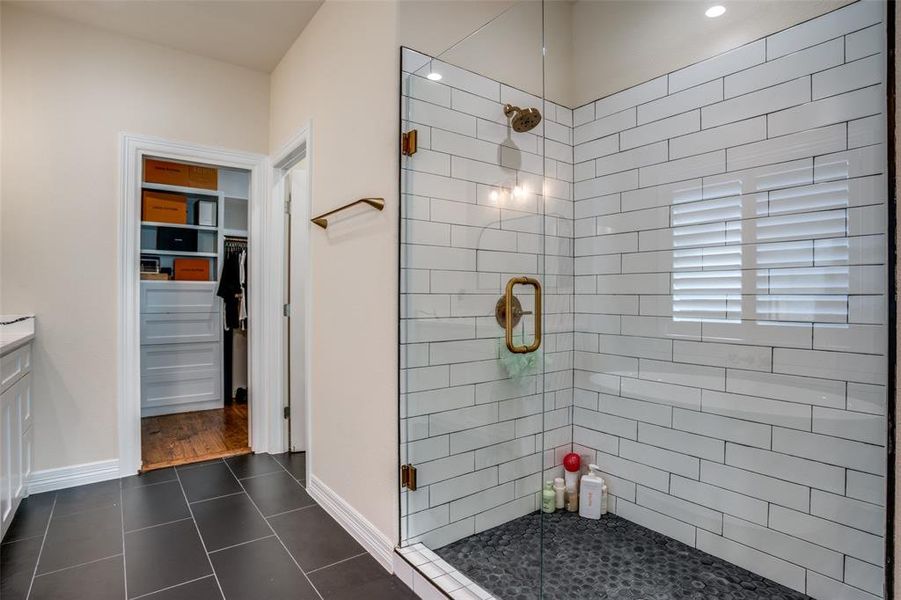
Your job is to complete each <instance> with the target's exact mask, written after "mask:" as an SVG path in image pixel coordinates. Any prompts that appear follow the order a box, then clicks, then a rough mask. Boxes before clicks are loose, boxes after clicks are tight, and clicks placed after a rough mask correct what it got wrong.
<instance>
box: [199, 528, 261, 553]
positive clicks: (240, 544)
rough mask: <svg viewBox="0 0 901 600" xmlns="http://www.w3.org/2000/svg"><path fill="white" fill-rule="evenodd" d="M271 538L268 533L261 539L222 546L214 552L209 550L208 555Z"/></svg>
mask: <svg viewBox="0 0 901 600" xmlns="http://www.w3.org/2000/svg"><path fill="white" fill-rule="evenodd" d="M271 537H273V536H272V534H271V533H270V534H269V535H264V536H262V537H258V538H253V539H252V540H247V541H246V542H238V543H237V544H232V545H231V546H224V547H222V548H216V549H215V550H210V554H215V553H216V552H222V551H223V550H230V549H231V548H237V547H238V546H244V545H245V544H252V543H254V542H259V541H261V540H268V539H269V538H271Z"/></svg>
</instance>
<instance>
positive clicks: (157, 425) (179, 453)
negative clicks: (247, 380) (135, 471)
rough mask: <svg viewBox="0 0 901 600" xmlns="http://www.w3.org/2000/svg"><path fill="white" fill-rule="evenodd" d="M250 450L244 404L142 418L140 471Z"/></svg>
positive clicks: (223, 456)
mask: <svg viewBox="0 0 901 600" xmlns="http://www.w3.org/2000/svg"><path fill="white" fill-rule="evenodd" d="M249 452H250V448H249V447H248V437H247V405H246V404H237V403H234V404H230V405H227V406H226V407H224V408H220V409H216V410H202V411H196V412H186V413H179V414H174V415H162V416H159V417H145V418H143V419H141V458H142V460H143V465H144V466H143V471H152V470H153V469H162V468H163V467H171V466H175V465H184V464H188V463H192V462H199V461H203V460H210V459H214V458H225V457H228V456H236V455H238V454H247V453H249Z"/></svg>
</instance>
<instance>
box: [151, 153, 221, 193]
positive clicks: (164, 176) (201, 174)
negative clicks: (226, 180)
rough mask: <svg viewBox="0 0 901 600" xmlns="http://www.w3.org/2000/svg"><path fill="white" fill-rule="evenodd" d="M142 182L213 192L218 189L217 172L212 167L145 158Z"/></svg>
mask: <svg viewBox="0 0 901 600" xmlns="http://www.w3.org/2000/svg"><path fill="white" fill-rule="evenodd" d="M144 181H146V182H148V183H162V184H165V185H180V186H183V187H194V188H201V189H205V190H215V189H218V187H219V171H217V170H216V169H215V168H214V167H204V166H202V165H188V164H185V163H177V162H171V161H168V160H158V159H155V158H147V159H144Z"/></svg>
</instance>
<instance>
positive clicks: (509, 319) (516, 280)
mask: <svg viewBox="0 0 901 600" xmlns="http://www.w3.org/2000/svg"><path fill="white" fill-rule="evenodd" d="M516 284H522V285H531V286H532V287H533V288H535V339H534V340H532V343H531V344H529V345H528V346H517V345H516V344H514V343H513V286H514V285H516ZM504 301H505V304H506V306H505V307H504V310H505V313H506V318H505V319H504V330H505V332H506V334H507V340H506V341H507V349H508V350H509V351H510V352H513V353H514V354H526V353H527V352H535V351H536V350H538V347H539V346H540V345H541V283H539V281H538V280H537V279H533V278H532V277H511V278H510V281H508V282H507V290H506V291H505V292H504Z"/></svg>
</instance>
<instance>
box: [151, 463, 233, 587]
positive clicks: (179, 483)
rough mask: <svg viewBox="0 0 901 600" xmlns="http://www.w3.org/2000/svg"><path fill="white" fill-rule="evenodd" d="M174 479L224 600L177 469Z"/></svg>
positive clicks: (220, 585)
mask: <svg viewBox="0 0 901 600" xmlns="http://www.w3.org/2000/svg"><path fill="white" fill-rule="evenodd" d="M223 462H224V461H223ZM229 471H231V469H229ZM175 477H176V479H178V487H180V488H181V494H182V496H184V498H185V503H186V504H187V505H188V512H189V513H191V521H192V522H193V523H194V530H195V531H196V532H197V537H198V538H200V544H201V546H203V553H204V554H205V555H206V560H207V562H208V563H209V564H210V570H211V571H212V572H213V578H214V579H215V580H216V586H217V587H218V588H219V593H220V594H222V597H223V598H225V592H224V591H222V584H221V583H219V577H218V576H217V575H216V569H215V567H213V561H212V559H211V558H210V553H209V552H208V551H207V549H206V543H205V542H204V541H203V536H202V535H201V534H200V527H198V526H197V519H195V518H194V511H193V510H191V503H190V502H188V494H187V492H185V486H184V485H183V484H182V482H181V476H180V475H179V474H178V469H176V470H175ZM157 591H159V590H157Z"/></svg>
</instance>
